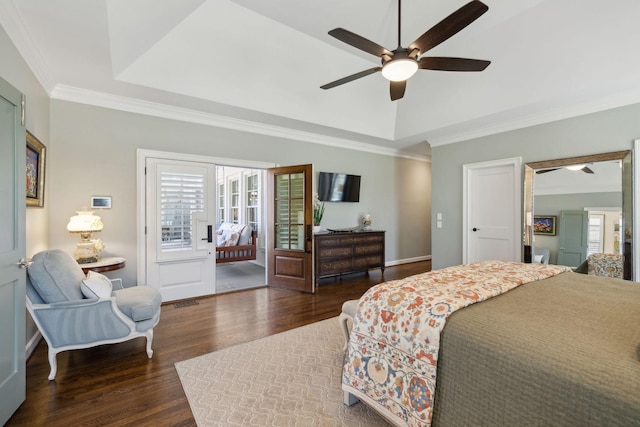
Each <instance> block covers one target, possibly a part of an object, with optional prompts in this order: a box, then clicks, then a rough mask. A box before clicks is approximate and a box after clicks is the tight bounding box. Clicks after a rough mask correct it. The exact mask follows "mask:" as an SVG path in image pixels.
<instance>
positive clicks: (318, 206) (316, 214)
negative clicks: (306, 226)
mask: <svg viewBox="0 0 640 427" xmlns="http://www.w3.org/2000/svg"><path fill="white" fill-rule="evenodd" d="M323 215H324V202H321V201H320V196H318V193H313V232H314V233H317V232H318V231H320V223H321V222H322V216H323Z"/></svg>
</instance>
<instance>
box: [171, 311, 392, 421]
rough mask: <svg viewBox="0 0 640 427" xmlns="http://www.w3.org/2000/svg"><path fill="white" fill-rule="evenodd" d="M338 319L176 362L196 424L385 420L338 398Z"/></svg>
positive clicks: (340, 353)
mask: <svg viewBox="0 0 640 427" xmlns="http://www.w3.org/2000/svg"><path fill="white" fill-rule="evenodd" d="M343 345H344V338H343V335H342V332H341V331H340V326H339V324H338V318H337V317H336V318H332V319H328V320H323V321H321V322H317V323H313V324H311V325H307V326H303V327H301V328H297V329H292V330H290V331H287V332H283V333H280V334H277V335H272V336H270V337H267V338H262V339H259V340H256V341H252V342H248V343H245V344H240V345H237V346H234V347H230V348H226V349H224V350H220V351H216V352H213V353H209V354H205V355H204V356H200V357H196V358H193V359H189V360H185V361H182V362H178V363H176V370H177V371H178V375H179V376H180V381H181V382H182V387H183V388H184V391H185V394H186V395H187V399H188V400H189V405H190V406H191V411H192V412H193V416H194V418H195V419H196V422H197V423H198V425H199V426H305V427H306V426H323V427H324V426H362V427H365V426H366V427H370V426H388V425H389V424H388V423H387V422H385V420H384V419H383V418H381V417H380V416H379V415H377V414H376V413H375V412H374V411H372V410H371V409H370V408H369V407H367V406H366V405H365V404H363V403H361V402H359V403H357V404H355V405H353V406H346V405H345V404H343V403H342V389H341V387H340V381H341V371H342V358H343V351H342V347H343Z"/></svg>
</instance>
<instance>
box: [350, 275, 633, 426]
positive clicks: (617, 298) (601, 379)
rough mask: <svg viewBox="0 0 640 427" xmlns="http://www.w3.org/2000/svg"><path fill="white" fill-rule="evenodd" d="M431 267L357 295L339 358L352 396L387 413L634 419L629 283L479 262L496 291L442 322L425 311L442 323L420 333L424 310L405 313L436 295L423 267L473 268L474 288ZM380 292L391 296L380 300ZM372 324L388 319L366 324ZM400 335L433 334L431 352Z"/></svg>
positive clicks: (587, 421) (404, 420) (440, 418)
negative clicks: (424, 286) (428, 289)
mask: <svg viewBox="0 0 640 427" xmlns="http://www.w3.org/2000/svg"><path fill="white" fill-rule="evenodd" d="M483 264H484V263H483ZM489 266H490V268H489V269H488V270H494V271H495V272H496V275H497V276H502V279H505V278H506V280H507V282H509V281H510V279H509V277H512V276H511V274H504V273H502V272H503V271H511V269H512V268H514V266H517V269H518V270H523V271H533V272H534V273H536V274H538V273H540V272H542V273H545V274H543V276H544V275H547V274H546V273H548V271H546V272H545V270H547V269H554V268H556V266H548V265H545V264H520V263H506V264H503V263H490V264H489ZM445 270H447V269H445ZM520 273H521V272H520V271H519V272H518V274H520ZM438 274H439V273H436V272H432V273H426V274H422V275H417V276H412V277H411V278H407V279H403V280H400V281H393V282H387V283H384V284H381V285H377V286H375V287H373V288H371V289H370V290H369V291H368V292H367V293H366V294H365V296H363V298H361V299H360V302H359V306H358V310H357V312H356V316H355V318H354V325H353V329H352V333H351V335H350V340H349V344H348V346H347V353H346V355H345V366H344V370H343V390H344V391H345V393H346V395H345V397H346V398H347V397H348V398H349V399H350V401H351V402H353V398H354V397H355V398H358V399H361V400H363V401H364V402H365V403H367V404H368V405H370V406H371V407H372V408H374V409H375V410H376V411H378V412H379V413H380V414H382V415H383V416H385V417H386V418H387V419H388V420H389V421H390V422H392V423H393V424H396V425H420V426H423V425H429V424H431V425H433V426H447V427H448V426H469V425H474V426H482V425H486V426H512V425H518V426H523V425H524V426H526V425H537V426H554V425H556V426H577V425H581V426H592V425H607V426H615V425H620V426H629V425H640V285H639V284H636V283H634V282H628V281H622V280H618V279H611V278H603V277H597V276H588V275H582V274H577V273H574V272H571V271H557V272H556V271H553V274H548V275H547V276H548V277H546V278H539V279H535V275H536V274H529V273H527V274H528V276H529V278H530V279H534V280H520V279H517V280H515V282H522V283H516V284H515V286H511V285H508V286H504V285H503V284H497V282H495V281H494V279H493V278H492V277H491V275H489V274H484V273H483V274H482V275H481V276H484V279H483V280H487V281H488V282H489V285H488V286H486V287H487V288H489V289H493V290H496V289H497V288H501V289H500V291H501V292H497V293H496V295H495V296H493V297H489V298H487V299H486V300H484V301H482V302H478V303H476V304H473V303H469V304H467V306H466V308H461V309H458V310H456V311H454V312H453V313H452V314H449V317H447V318H446V322H444V321H443V318H444V317H446V316H447V315H446V314H442V313H440V314H442V316H441V317H440V318H439V317H435V321H434V322H435V323H436V324H437V323H438V322H440V321H443V323H444V324H443V325H442V328H440V331H441V332H440V333H439V335H438V337H433V336H430V335H424V334H422V330H423V329H426V328H425V327H424V325H421V324H418V323H419V320H418V319H419V318H420V319H424V318H423V317H420V316H416V315H415V314H416V313H424V312H425V311H429V310H433V309H434V308H437V307H438V304H439V303H438V302H437V301H438V299H437V298H435V299H433V300H432V302H433V304H431V308H429V305H430V304H429V302H428V301H429V300H430V298H432V297H430V296H429V295H428V294H426V293H422V292H421V291H420V286H421V284H423V283H425V282H433V280H434V277H433V276H434V275H435V276H436V278H435V280H436V281H438V280H440V281H441V284H445V285H446V284H447V283H448V281H449V280H460V279H461V278H462V280H463V281H464V280H466V281H467V282H469V280H468V279H469V277H472V280H470V281H471V282H474V283H472V287H473V289H476V288H475V287H476V285H477V284H476V283H475V282H476V279H477V277H479V276H469V275H468V272H466V271H463V272H460V271H456V270H453V271H450V272H449V274H447V275H444V279H443V277H437V276H438ZM514 277H515V276H514ZM512 284H513V283H512ZM436 285H438V284H436ZM429 286H431V287H433V283H431V285H429ZM429 286H427V287H429ZM503 288H509V289H507V290H504V289H503ZM416 290H417V291H416ZM398 291H402V292H400V293H398ZM502 291H503V292H502ZM474 292H475V291H469V290H467V291H463V292H462V293H463V295H462V299H463V300H467V299H468V300H472V299H473V298H474ZM401 294H404V297H403V298H400V296H399V295H401ZM464 294H466V295H464ZM394 295H395V297H393V296H394ZM458 297H460V295H458ZM475 297H476V300H480V299H481V293H475ZM376 298H377V300H376ZM385 298H386V299H387V302H390V304H386V305H381V304H379V302H380V300H381V299H385ZM394 298H395V299H394ZM446 298H449V299H450V300H451V301H454V300H455V298H456V297H445V299H446ZM420 299H422V301H420ZM394 304H395V305H394ZM393 307H397V309H394V308H393ZM435 312H436V314H437V313H438V310H435ZM385 318H386V319H391V320H390V321H388V322H385ZM433 319H434V318H433V317H431V319H429V320H426V323H429V322H431V321H433ZM426 323H425V324H426ZM436 326H437V325H436ZM382 327H386V328H387V331H386V332H382V333H380V334H377V333H376V331H380V330H381V328H382ZM436 329H437V328H436ZM394 331H396V332H394ZM405 331H406V332H405ZM394 334H395V336H394ZM411 337H413V338H416V337H421V339H425V337H427V339H428V340H431V341H432V342H431V344H434V342H435V341H437V344H438V346H437V347H438V348H437V353H436V354H433V353H431V354H428V353H429V350H424V348H422V347H420V346H417V347H415V348H414V352H413V353H412V352H410V351H407V346H406V345H404V344H403V342H405V343H406V342H409V341H410V340H411ZM415 351H418V352H415ZM420 351H422V354H420ZM407 366H409V368H407ZM436 367H437V368H436ZM431 368H435V369H436V371H437V372H432V371H430V370H429V369H431ZM431 374H433V379H432V380H433V386H434V387H433V388H432V389H430V388H429V387H427V385H428V384H427V383H430V382H431ZM433 390H435V392H433Z"/></svg>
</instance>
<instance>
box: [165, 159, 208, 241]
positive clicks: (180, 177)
mask: <svg viewBox="0 0 640 427" xmlns="http://www.w3.org/2000/svg"><path fill="white" fill-rule="evenodd" d="M160 192H161V195H160V222H161V225H162V239H161V242H162V243H161V250H162V251H176V250H191V249H192V236H193V222H192V217H191V215H192V214H193V213H194V212H203V211H204V203H205V198H204V176H202V175H194V174H182V173H171V172H162V173H161V176H160Z"/></svg>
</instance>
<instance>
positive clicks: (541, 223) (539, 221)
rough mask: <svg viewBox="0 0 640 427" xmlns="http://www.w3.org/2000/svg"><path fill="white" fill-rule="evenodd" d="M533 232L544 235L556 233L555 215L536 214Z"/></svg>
mask: <svg viewBox="0 0 640 427" xmlns="http://www.w3.org/2000/svg"><path fill="white" fill-rule="evenodd" d="M533 234H538V235H542V236H555V235H556V217H555V216H553V215H547V216H544V215H536V216H534V217H533Z"/></svg>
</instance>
